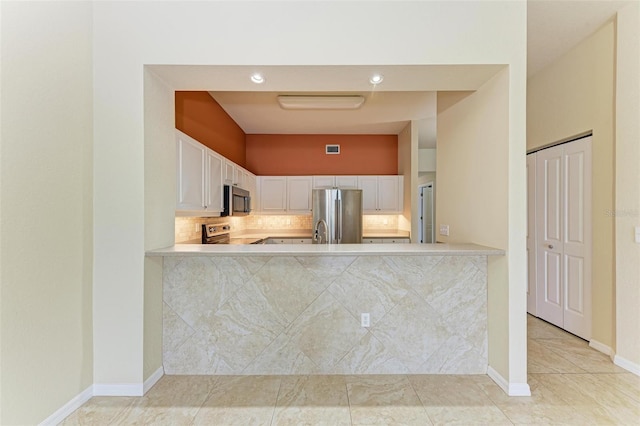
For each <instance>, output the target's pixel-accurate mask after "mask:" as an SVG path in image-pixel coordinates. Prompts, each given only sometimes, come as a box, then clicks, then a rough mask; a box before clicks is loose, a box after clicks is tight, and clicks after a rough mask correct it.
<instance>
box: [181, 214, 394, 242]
mask: <svg viewBox="0 0 640 426" xmlns="http://www.w3.org/2000/svg"><path fill="white" fill-rule="evenodd" d="M227 222H228V223H229V224H230V225H231V231H233V232H237V231H242V230H245V229H311V228H312V227H313V224H312V223H311V222H312V218H311V216H310V215H250V216H244V217H176V221H175V239H176V243H182V242H185V241H192V240H199V239H200V238H202V224H203V223H207V224H208V223H227ZM362 226H363V228H364V230H372V229H376V230H395V229H398V216H397V215H364V216H363V223H362Z"/></svg>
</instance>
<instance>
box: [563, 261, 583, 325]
mask: <svg viewBox="0 0 640 426" xmlns="http://www.w3.org/2000/svg"><path fill="white" fill-rule="evenodd" d="M564 270H565V271H566V274H565V280H566V283H567V286H566V291H565V298H566V301H567V304H566V307H565V309H566V310H567V311H571V312H572V313H574V314H579V315H584V259H583V258H581V257H574V256H565V257H564Z"/></svg>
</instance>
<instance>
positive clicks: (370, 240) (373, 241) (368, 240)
mask: <svg viewBox="0 0 640 426" xmlns="http://www.w3.org/2000/svg"><path fill="white" fill-rule="evenodd" d="M362 244H382V238H363V239H362Z"/></svg>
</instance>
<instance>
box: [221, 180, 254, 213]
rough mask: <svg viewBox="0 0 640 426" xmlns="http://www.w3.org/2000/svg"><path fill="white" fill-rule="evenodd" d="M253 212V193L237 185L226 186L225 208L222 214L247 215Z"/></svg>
mask: <svg viewBox="0 0 640 426" xmlns="http://www.w3.org/2000/svg"><path fill="white" fill-rule="evenodd" d="M249 213H251V194H250V193H249V191H246V190H244V189H242V188H238V187H236V186H230V185H225V186H224V210H223V211H222V215H221V216H246V215H248V214H249Z"/></svg>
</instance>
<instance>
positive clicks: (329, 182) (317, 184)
mask: <svg viewBox="0 0 640 426" xmlns="http://www.w3.org/2000/svg"><path fill="white" fill-rule="evenodd" d="M335 184H336V179H335V176H314V177H313V188H314V189H315V188H333V187H334V186H335Z"/></svg>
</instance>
